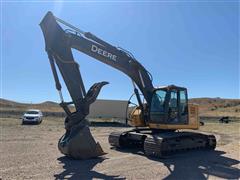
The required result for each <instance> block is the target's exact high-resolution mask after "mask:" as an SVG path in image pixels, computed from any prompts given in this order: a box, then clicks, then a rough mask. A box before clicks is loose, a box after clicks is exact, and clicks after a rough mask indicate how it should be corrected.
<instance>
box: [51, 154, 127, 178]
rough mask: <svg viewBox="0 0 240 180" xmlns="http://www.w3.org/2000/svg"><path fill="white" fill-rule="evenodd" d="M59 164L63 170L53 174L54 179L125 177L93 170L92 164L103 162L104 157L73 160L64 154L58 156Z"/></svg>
mask: <svg viewBox="0 0 240 180" xmlns="http://www.w3.org/2000/svg"><path fill="white" fill-rule="evenodd" d="M58 160H59V161H60V163H61V164H63V168H64V171H63V172H61V173H60V174H55V175H54V177H55V179H56V180H60V179H69V180H70V179H72V180H75V179H84V180H90V179H94V178H96V179H116V180H123V179H125V178H122V177H119V176H108V175H105V174H102V173H99V172H96V171H94V170H93V168H94V166H95V165H97V164H98V163H101V162H103V161H104V160H105V159H104V158H96V159H89V160H75V159H71V158H68V157H66V156H63V157H60V158H58Z"/></svg>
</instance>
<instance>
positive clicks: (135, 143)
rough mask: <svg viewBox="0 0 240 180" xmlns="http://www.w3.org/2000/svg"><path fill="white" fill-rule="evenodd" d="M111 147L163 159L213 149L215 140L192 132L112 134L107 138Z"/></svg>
mask: <svg viewBox="0 0 240 180" xmlns="http://www.w3.org/2000/svg"><path fill="white" fill-rule="evenodd" d="M109 143H110V145H111V146H114V147H117V148H140V149H142V151H143V152H144V153H145V155H146V156H152V157H158V158H161V157H164V156H169V155H171V154H175V153H178V152H183V151H190V150H195V149H209V150H210V149H215V147H216V138H215V136H214V135H207V134H202V133H194V132H163V133H157V134H150V133H141V132H134V130H133V131H128V132H114V133H111V134H110V136H109Z"/></svg>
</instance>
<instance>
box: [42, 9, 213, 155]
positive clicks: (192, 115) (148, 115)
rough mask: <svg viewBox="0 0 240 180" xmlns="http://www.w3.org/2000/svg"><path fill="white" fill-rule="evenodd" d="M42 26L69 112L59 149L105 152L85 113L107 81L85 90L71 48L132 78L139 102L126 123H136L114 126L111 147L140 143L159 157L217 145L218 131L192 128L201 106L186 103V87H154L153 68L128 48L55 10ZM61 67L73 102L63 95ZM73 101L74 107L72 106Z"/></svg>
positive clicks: (79, 152)
mask: <svg viewBox="0 0 240 180" xmlns="http://www.w3.org/2000/svg"><path fill="white" fill-rule="evenodd" d="M40 27H41V29H42V32H43V35H44V39H45V50H46V52H47V55H48V59H49V62H50V66H51V70H52V73H53V77H54V80H55V85H56V89H57V90H58V92H59V95H60V99H61V103H60V106H61V107H62V108H63V110H64V111H65V113H66V118H65V130H66V132H65V134H64V135H63V136H62V137H61V138H60V139H59V142H58V149H59V150H60V152H61V153H63V154H64V155H66V156H69V157H72V158H75V159H89V158H95V157H98V156H102V155H104V154H106V153H105V152H104V151H103V149H102V147H101V146H100V144H99V143H98V142H96V141H95V139H94V138H93V136H92V134H91V132H90V128H89V125H90V124H89V121H88V120H87V119H86V116H87V115H88V114H89V108H90V105H91V104H92V103H93V102H94V101H95V100H96V99H97V96H98V94H99V93H100V90H101V88H102V87H103V86H104V85H106V84H108V82H106V81H102V82H98V83H95V84H93V85H92V86H91V87H90V89H89V90H88V91H87V92H86V90H85V86H84V83H83V79H82V76H81V73H80V68H79V65H78V63H77V62H76V61H75V60H74V58H73V54H72V50H71V49H72V48H73V49H75V50H78V51H80V52H82V53H84V54H86V55H88V56H90V57H92V58H93V59H95V60H98V61H100V62H102V63H104V64H106V65H109V66H111V67H113V68H115V69H117V70H119V71H121V72H123V73H124V74H126V75H127V76H128V77H129V78H130V80H131V81H132V84H133V89H134V95H135V97H136V101H137V106H135V107H131V108H130V109H131V112H129V113H128V117H127V120H126V123H127V124H129V125H131V126H132V127H133V128H132V129H131V130H128V131H123V132H112V133H111V134H110V135H109V138H108V141H109V143H110V145H111V146H112V147H115V148H116V149H124V148H141V149H142V151H143V152H144V153H145V155H146V156H148V157H158V158H161V157H165V156H168V155H171V154H174V153H177V152H178V151H186V150H192V149H209V150H214V149H215V147H216V138H215V136H214V135H211V134H205V133H198V132H196V131H194V130H197V129H198V128H199V117H198V106H197V105H196V104H190V103H188V95H187V89H186V88H184V87H179V86H175V85H169V86H163V87H154V86H153V84H152V76H151V74H150V73H149V72H148V71H147V70H146V69H145V68H144V67H143V66H142V65H141V64H140V63H139V62H138V61H137V60H136V59H135V57H134V56H133V55H132V54H131V53H130V52H128V51H127V50H124V49H122V48H120V47H115V46H113V45H111V44H109V43H108V42H105V41H103V40H102V39H100V38H98V37H97V36H95V35H93V34H92V33H90V32H84V31H82V30H80V29H78V28H76V27H75V26H73V25H71V24H69V23H67V22H65V21H63V20H62V19H60V18H58V17H55V16H54V15H53V13H52V12H48V13H47V14H46V15H45V16H44V18H43V19H42V21H41V23H40ZM57 67H58V70H59V71H57ZM59 72H60V74H61V76H62V78H63V80H64V82H65V84H66V87H67V90H68V91H69V94H70V96H71V99H72V102H65V101H64V99H63V95H62V91H61V89H62V86H61V83H60V80H59V77H58V74H59ZM141 96H143V97H144V100H143V99H142V97H141ZM129 104H130V101H129ZM70 105H71V106H73V105H74V107H75V110H74V111H73V110H72V111H73V112H72V111H71V110H70V109H71V108H69V106H70Z"/></svg>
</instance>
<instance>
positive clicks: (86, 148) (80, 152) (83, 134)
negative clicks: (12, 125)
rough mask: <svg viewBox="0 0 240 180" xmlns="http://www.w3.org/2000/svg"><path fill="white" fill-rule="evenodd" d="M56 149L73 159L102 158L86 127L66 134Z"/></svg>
mask: <svg viewBox="0 0 240 180" xmlns="http://www.w3.org/2000/svg"><path fill="white" fill-rule="evenodd" d="M58 149H59V150H60V152H61V153H63V154H65V155H66V156H69V157H72V158H75V159H90V158H95V157H98V156H102V155H104V154H106V153H104V152H103V150H102V148H101V146H100V144H99V143H98V142H96V141H95V140H94V138H93V136H92V134H91V132H90V129H89V127H88V126H84V127H81V128H77V129H74V130H73V131H72V132H70V133H69V132H66V133H65V134H64V135H63V136H62V137H61V138H60V139H59V142H58Z"/></svg>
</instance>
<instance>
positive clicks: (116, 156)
mask: <svg viewBox="0 0 240 180" xmlns="http://www.w3.org/2000/svg"><path fill="white" fill-rule="evenodd" d="M0 125H1V129H0V130H1V132H0V135H1V138H0V142H1V144H0V179H2V180H5V179H17V180H19V179H41V180H43V179H74V180H75V179H80V180H81V179H83V180H86V179H178V180H180V179H184V180H186V179H194V180H197V179H239V178H240V164H239V160H240V154H239V149H240V144H239V137H240V135H239V125H240V124H239V123H237V122H233V123H229V124H220V123H205V126H203V127H201V130H202V131H206V132H213V133H214V134H215V135H216V137H217V140H218V146H217V148H216V150H215V151H194V152H188V153H181V154H176V155H174V156H171V157H169V158H166V159H150V158H147V157H145V156H144V155H143V153H142V152H141V151H139V152H137V151H130V150H125V151H116V150H115V149H111V148H110V146H109V144H108V140H107V138H108V135H109V133H110V132H112V131H121V130H123V128H121V127H108V126H105V127H104V126H101V127H92V128H91V130H92V132H93V135H94V137H95V138H96V140H97V141H99V142H100V144H101V145H102V147H103V149H104V151H105V152H106V153H108V154H107V155H105V156H103V157H102V158H97V159H91V160H73V159H69V158H66V157H65V156H63V155H62V154H61V153H60V152H59V151H58V149H57V141H58V139H59V137H60V136H61V135H62V134H63V133H64V128H63V119H49V118H48V119H45V120H44V121H43V123H42V124H40V125H21V120H20V119H13V118H5V119H4V118H0Z"/></svg>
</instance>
